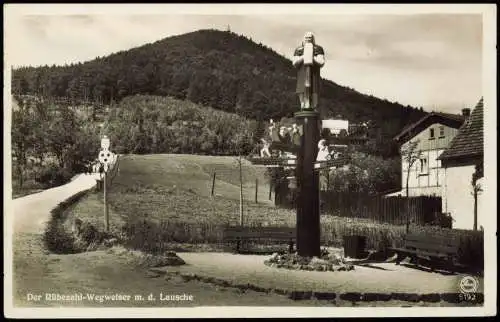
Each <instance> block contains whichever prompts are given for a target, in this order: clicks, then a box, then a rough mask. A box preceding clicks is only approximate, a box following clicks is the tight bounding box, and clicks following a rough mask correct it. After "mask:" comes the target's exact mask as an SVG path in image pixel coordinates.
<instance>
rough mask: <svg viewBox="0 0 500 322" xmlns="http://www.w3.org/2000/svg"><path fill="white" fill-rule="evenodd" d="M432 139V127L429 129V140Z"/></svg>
mask: <svg viewBox="0 0 500 322" xmlns="http://www.w3.org/2000/svg"><path fill="white" fill-rule="evenodd" d="M432 139H434V129H429V140H432Z"/></svg>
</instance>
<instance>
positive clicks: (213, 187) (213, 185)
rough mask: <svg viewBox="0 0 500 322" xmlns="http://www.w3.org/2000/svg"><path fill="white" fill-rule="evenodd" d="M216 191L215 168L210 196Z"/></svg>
mask: <svg viewBox="0 0 500 322" xmlns="http://www.w3.org/2000/svg"><path fill="white" fill-rule="evenodd" d="M214 192H215V170H214V173H213V175H212V192H211V193H210V196H212V197H213V196H214Z"/></svg>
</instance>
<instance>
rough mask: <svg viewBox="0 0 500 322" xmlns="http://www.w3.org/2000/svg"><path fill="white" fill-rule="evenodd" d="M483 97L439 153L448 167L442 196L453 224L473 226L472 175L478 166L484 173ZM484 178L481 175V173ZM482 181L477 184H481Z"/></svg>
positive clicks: (479, 210)
mask: <svg viewBox="0 0 500 322" xmlns="http://www.w3.org/2000/svg"><path fill="white" fill-rule="evenodd" d="M483 137H484V136H483V99H482V98H481V99H480V100H479V102H478V103H477V105H476V107H475V108H474V110H473V111H472V113H471V115H470V117H469V118H468V119H467V121H466V122H465V123H464V125H463V126H462V127H461V128H460V130H459V131H458V134H457V135H456V136H455V138H454V139H453V140H452V141H451V143H450V146H449V147H448V148H447V149H446V150H445V151H444V152H443V153H442V154H441V155H440V156H439V160H440V161H441V163H442V165H443V168H444V170H445V174H446V175H445V177H446V180H445V184H444V189H443V196H442V209H443V212H447V213H450V215H451V216H452V218H453V222H452V227H453V228H457V229H474V226H475V225H474V196H473V193H472V192H473V186H472V175H473V173H474V172H476V169H478V170H479V172H480V173H482V168H483V162H484V156H483V140H484V139H483ZM480 177H481V176H480ZM481 182H482V180H479V181H478V182H477V183H478V184H479V185H480V184H481ZM477 199H478V200H477V223H476V228H477V229H480V227H481V226H482V223H483V220H484V205H483V204H482V197H481V193H479V194H478V198H477Z"/></svg>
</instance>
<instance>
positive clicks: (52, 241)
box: [43, 219, 75, 254]
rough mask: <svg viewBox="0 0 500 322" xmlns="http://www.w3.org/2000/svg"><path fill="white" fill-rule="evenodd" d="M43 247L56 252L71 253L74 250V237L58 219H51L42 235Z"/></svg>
mask: <svg viewBox="0 0 500 322" xmlns="http://www.w3.org/2000/svg"><path fill="white" fill-rule="evenodd" d="M43 241H44V243H45V247H47V249H48V250H50V251H51V252H53V253H56V254H71V253H74V252H75V249H74V242H75V239H74V238H73V235H71V233H69V232H67V231H66V230H65V228H64V226H63V224H62V223H61V221H60V220H57V219H54V220H51V221H50V222H49V223H48V225H47V229H46V231H45V234H44V235H43Z"/></svg>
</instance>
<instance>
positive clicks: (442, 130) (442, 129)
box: [439, 126, 444, 138]
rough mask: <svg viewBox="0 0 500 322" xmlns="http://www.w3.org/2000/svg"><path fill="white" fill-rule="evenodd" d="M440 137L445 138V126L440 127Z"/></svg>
mask: <svg viewBox="0 0 500 322" xmlns="http://www.w3.org/2000/svg"><path fill="white" fill-rule="evenodd" d="M439 137H440V138H444V126H440V127H439Z"/></svg>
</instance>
